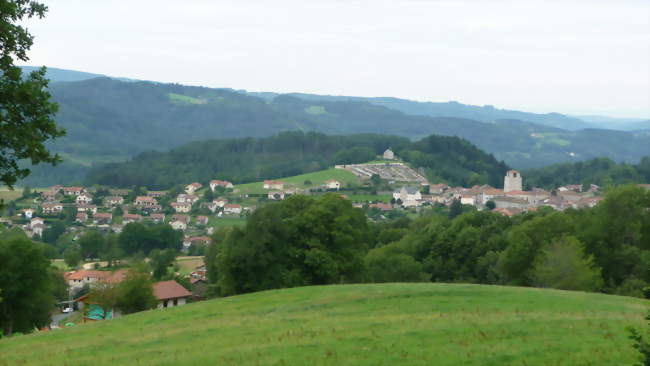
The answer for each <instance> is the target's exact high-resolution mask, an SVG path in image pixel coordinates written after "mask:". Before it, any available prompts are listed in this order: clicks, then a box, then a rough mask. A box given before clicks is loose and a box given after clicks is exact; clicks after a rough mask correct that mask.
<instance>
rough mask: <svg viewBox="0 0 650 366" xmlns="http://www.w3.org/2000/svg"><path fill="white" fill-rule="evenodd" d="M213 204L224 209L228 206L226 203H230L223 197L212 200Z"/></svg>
mask: <svg viewBox="0 0 650 366" xmlns="http://www.w3.org/2000/svg"><path fill="white" fill-rule="evenodd" d="M212 202H214V203H215V204H216V205H217V206H218V207H221V208H223V207H224V206H225V205H226V203H228V200H227V199H225V198H223V197H219V198H215V199H214V200H212Z"/></svg>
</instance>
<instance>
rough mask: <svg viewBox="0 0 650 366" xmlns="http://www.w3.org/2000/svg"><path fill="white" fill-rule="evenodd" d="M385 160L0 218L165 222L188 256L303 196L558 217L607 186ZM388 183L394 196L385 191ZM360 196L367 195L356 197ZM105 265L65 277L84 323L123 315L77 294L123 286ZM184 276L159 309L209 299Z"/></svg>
mask: <svg viewBox="0 0 650 366" xmlns="http://www.w3.org/2000/svg"><path fill="white" fill-rule="evenodd" d="M380 158H381V159H382V160H381V161H378V162H371V163H367V164H354V165H339V166H336V167H335V170H334V171H346V172H350V173H351V174H353V175H354V177H355V178H356V179H358V181H359V183H360V184H359V185H358V186H354V185H350V184H349V183H348V186H346V185H345V184H344V182H342V181H339V180H336V179H331V178H328V179H323V180H322V181H321V182H316V183H312V182H304V183H307V184H302V185H301V184H295V183H289V182H285V181H283V180H264V181H263V182H259V183H256V184H255V186H254V187H253V188H251V184H248V185H241V186H239V185H235V184H233V183H232V182H229V181H225V180H218V179H214V180H211V181H209V182H204V183H205V184H203V183H200V182H192V183H189V184H187V185H185V186H183V187H176V188H174V189H170V190H167V191H147V190H145V189H142V188H136V189H130V190H129V189H112V188H109V187H83V186H75V187H64V186H53V187H49V188H47V189H44V190H42V191H40V193H38V195H36V193H34V194H33V196H32V197H27V198H23V199H21V200H17V202H16V203H15V206H16V208H15V210H14V212H13V214H12V215H11V216H9V217H3V218H1V219H0V220H1V222H2V223H4V225H5V226H6V227H8V228H19V229H21V230H23V231H24V232H25V234H26V235H27V236H28V237H30V238H32V239H34V240H39V241H40V240H42V239H43V236H44V232H45V230H47V229H48V226H49V225H52V224H53V223H55V222H67V223H68V225H67V226H66V227H65V233H61V237H64V236H65V235H67V238H68V240H71V241H72V242H74V241H75V240H77V239H78V238H79V237H80V236H81V235H83V233H84V232H86V231H88V230H97V231H100V232H102V233H114V234H119V233H121V232H122V231H123V229H124V227H125V225H128V224H129V223H134V222H139V223H145V224H146V223H147V222H149V223H151V224H161V223H165V224H169V225H170V226H171V227H172V228H173V229H174V230H177V231H180V232H182V233H183V239H182V250H181V251H182V252H183V253H184V255H194V256H198V258H201V257H200V256H201V255H202V254H203V252H204V250H205V247H206V246H207V245H208V244H210V242H211V240H212V239H211V236H212V235H213V234H214V233H215V230H217V229H218V228H219V227H223V226H232V225H241V224H243V223H244V222H245V217H246V216H247V215H249V214H250V213H251V212H253V211H254V210H255V209H256V208H257V207H258V206H259V205H262V204H265V203H268V202H273V201H279V200H284V199H286V198H287V197H289V196H291V195H296V194H304V195H319V194H326V193H333V194H339V195H341V196H342V197H344V198H348V199H350V200H352V201H353V202H352V204H353V206H355V207H357V208H360V209H364V210H366V212H367V214H368V216H369V217H371V218H372V219H375V220H381V219H382V218H385V216H384V215H387V216H388V215H389V213H390V212H399V213H401V214H417V213H420V212H425V210H427V209H429V208H432V207H445V206H451V205H454V204H456V205H461V206H470V207H474V208H475V209H477V210H491V211H493V212H495V213H497V214H500V215H505V216H513V215H517V214H520V213H525V212H528V211H534V210H537V209H539V208H541V207H545V206H546V207H550V208H552V209H554V210H558V211H562V210H565V209H569V208H574V209H578V208H583V207H593V206H595V205H596V204H597V203H598V202H599V201H600V200H602V192H601V190H600V187H598V186H595V185H589V186H588V187H586V186H584V185H581V184H576V185H568V186H562V187H557V188H556V189H554V190H553V191H546V190H543V189H538V188H533V189H532V190H529V191H524V190H523V179H524V178H523V177H522V175H521V173H520V172H518V171H516V170H510V171H508V172H507V173H506V175H505V176H504V185H503V188H502V189H501V188H495V187H492V186H489V185H481V186H474V187H451V186H449V185H447V184H444V183H433V184H432V183H430V182H428V181H427V179H426V178H425V177H424V176H423V174H421V173H420V172H418V171H417V170H415V169H413V168H411V167H409V166H407V165H406V164H404V163H403V162H400V161H398V160H397V158H396V157H395V155H394V153H393V152H392V151H391V150H390V149H387V150H386V151H385V153H384V154H383V155H382V156H381V157H380ZM378 182H381V183H379V184H378ZM373 184H374V185H373ZM387 187H389V188H392V190H383V191H382V190H381V189H382V188H383V189H385V188H387ZM646 188H648V187H646ZM358 190H361V191H363V192H366V193H368V194H366V195H363V196H359V195H354V194H352V193H356V192H357V191H358ZM359 197H362V198H365V199H363V200H362V199H358V198H359ZM66 218H67V221H66ZM90 264H91V265H92V263H90ZM100 269H101V268H98V264H94V267H93V266H89V264H86V265H84V266H83V267H81V268H74V269H71V270H69V271H68V272H66V273H65V274H64V278H65V281H66V283H67V285H68V289H69V293H70V301H69V302H68V305H65V304H64V307H63V308H64V309H71V308H72V307H73V304H74V307H79V308H82V309H83V308H84V307H85V309H86V310H85V312H84V314H85V315H84V321H94V320H100V319H105V318H107V317H117V316H119V315H120V314H119V312H112V311H111V312H109V313H108V314H107V313H105V312H104V310H103V309H101V308H98V306H97V304H94V303H92V301H90V302H89V299H88V294H87V293H85V294H83V295H81V296H76V295H78V294H79V293H80V292H79V291H80V290H81V289H82V288H83V287H84V286H86V287H88V286H93V285H95V284H98V283H113V284H119V283H120V282H121V281H123V280H124V278H125V274H126V271H125V270H122V269H118V270H117V271H114V272H111V271H105V270H100ZM185 276H187V279H188V281H189V284H190V288H189V289H188V288H185V287H183V286H181V285H180V284H179V283H178V282H176V281H174V280H168V281H161V282H156V283H154V294H155V296H156V299H157V301H158V306H157V307H158V308H166V307H174V306H181V305H184V304H186V303H187V302H188V301H195V300H201V299H203V298H204V296H205V291H206V288H207V284H208V282H207V276H206V269H205V265H204V264H203V263H197V264H196V265H195V266H193V267H192V268H189V270H187V271H185Z"/></svg>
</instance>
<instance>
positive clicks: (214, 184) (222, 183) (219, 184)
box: [210, 179, 234, 192]
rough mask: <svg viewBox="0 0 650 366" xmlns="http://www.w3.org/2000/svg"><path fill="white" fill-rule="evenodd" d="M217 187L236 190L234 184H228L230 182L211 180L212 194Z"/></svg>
mask: <svg viewBox="0 0 650 366" xmlns="http://www.w3.org/2000/svg"><path fill="white" fill-rule="evenodd" d="M217 187H223V188H226V189H228V188H234V186H233V185H232V183H230V182H228V181H225V180H218V179H215V180H211V181H210V189H211V190H212V192H214V190H215V189H216V188H217Z"/></svg>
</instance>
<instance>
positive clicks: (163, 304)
mask: <svg viewBox="0 0 650 366" xmlns="http://www.w3.org/2000/svg"><path fill="white" fill-rule="evenodd" d="M153 294H154V296H155V297H156V300H158V309H165V308H171V307H174V306H181V305H185V304H186V303H187V299H189V298H190V297H191V296H192V293H191V292H189V291H187V289H185V287H183V286H181V285H180V284H179V283H178V282H176V281H174V280H171V281H162V282H156V283H154V284H153Z"/></svg>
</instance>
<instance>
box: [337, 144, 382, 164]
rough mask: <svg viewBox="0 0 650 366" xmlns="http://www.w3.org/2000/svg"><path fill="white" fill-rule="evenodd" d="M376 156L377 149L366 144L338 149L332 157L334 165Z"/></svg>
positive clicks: (361, 160) (357, 162)
mask: <svg viewBox="0 0 650 366" xmlns="http://www.w3.org/2000/svg"><path fill="white" fill-rule="evenodd" d="M376 156H377V151H375V150H374V149H372V148H370V147H366V146H356V147H351V148H349V149H344V150H340V151H338V152H337V153H336V154H334V156H333V157H332V162H333V163H334V164H335V165H344V164H359V163H365V162H367V161H370V160H373V159H374V158H375V157H376Z"/></svg>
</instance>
